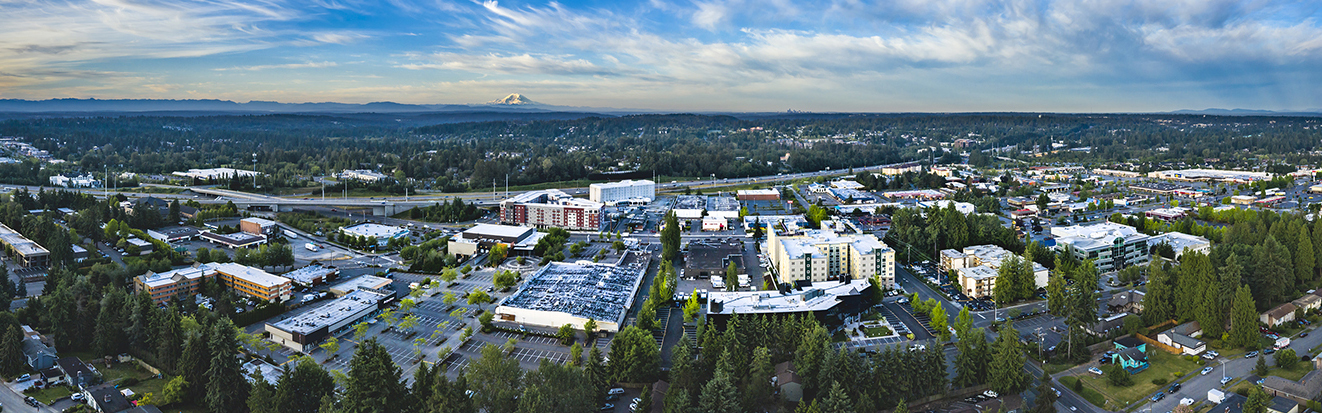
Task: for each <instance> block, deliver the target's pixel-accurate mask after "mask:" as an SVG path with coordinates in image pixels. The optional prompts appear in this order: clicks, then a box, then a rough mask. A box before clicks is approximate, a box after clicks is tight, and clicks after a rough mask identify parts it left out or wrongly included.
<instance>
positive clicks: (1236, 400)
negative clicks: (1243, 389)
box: [1207, 393, 1249, 413]
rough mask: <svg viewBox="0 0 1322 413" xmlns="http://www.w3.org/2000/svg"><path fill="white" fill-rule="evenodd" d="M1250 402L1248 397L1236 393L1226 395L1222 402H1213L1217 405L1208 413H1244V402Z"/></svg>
mask: <svg viewBox="0 0 1322 413" xmlns="http://www.w3.org/2000/svg"><path fill="white" fill-rule="evenodd" d="M1248 400H1249V399H1248V398H1247V397H1244V396H1240V395H1238V394H1235V393H1225V395H1224V397H1222V398H1221V401H1220V402H1216V401H1213V403H1217V405H1216V406H1213V407H1212V409H1211V410H1208V411H1207V413H1243V412H1244V402H1246V401H1248Z"/></svg>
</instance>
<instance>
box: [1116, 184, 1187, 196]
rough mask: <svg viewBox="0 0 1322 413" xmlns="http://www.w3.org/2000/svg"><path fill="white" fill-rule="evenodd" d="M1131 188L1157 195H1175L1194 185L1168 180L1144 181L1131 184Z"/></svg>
mask: <svg viewBox="0 0 1322 413" xmlns="http://www.w3.org/2000/svg"><path fill="white" fill-rule="evenodd" d="M1129 189H1132V190H1135V191H1140V192H1147V193H1150V194H1157V195H1175V193H1176V192H1178V191H1182V190H1189V189H1193V187H1192V186H1189V185H1181V184H1172V183H1166V182H1143V183H1136V184H1130V185H1129Z"/></svg>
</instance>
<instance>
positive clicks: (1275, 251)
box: [1249, 235, 1294, 303]
mask: <svg viewBox="0 0 1322 413" xmlns="http://www.w3.org/2000/svg"><path fill="white" fill-rule="evenodd" d="M1253 262H1254V266H1255V267H1254V269H1255V270H1256V271H1254V277H1253V278H1252V280H1251V281H1250V282H1249V285H1250V286H1252V287H1253V290H1252V291H1253V293H1254V297H1253V298H1254V300H1255V301H1257V302H1262V303H1274V302H1280V301H1283V300H1285V298H1286V291H1287V287H1289V286H1290V284H1291V283H1293V281H1294V270H1293V269H1291V268H1290V266H1291V265H1293V260H1292V259H1291V257H1290V252H1289V251H1288V250H1286V249H1285V246H1284V245H1281V243H1280V242H1278V241H1277V240H1276V237H1273V236H1270V235H1268V236H1267V240H1266V241H1263V243H1262V244H1261V245H1258V246H1255V247H1254V249H1253Z"/></svg>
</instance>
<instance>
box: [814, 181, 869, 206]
mask: <svg viewBox="0 0 1322 413" xmlns="http://www.w3.org/2000/svg"><path fill="white" fill-rule="evenodd" d="M850 182H853V181H850ZM826 192H827V193H828V194H830V195H831V198H833V199H835V201H836V202H839V203H841V204H856V203H862V204H868V203H874V202H877V197H876V196H875V195H872V194H870V193H867V192H863V191H860V190H857V189H853V188H831V189H828V190H826Z"/></svg>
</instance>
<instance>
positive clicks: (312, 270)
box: [281, 264, 340, 286]
mask: <svg viewBox="0 0 1322 413" xmlns="http://www.w3.org/2000/svg"><path fill="white" fill-rule="evenodd" d="M339 273H340V270H339V269H338V268H335V267H330V266H325V265H321V264H313V265H309V266H306V267H303V268H299V269H297V270H293V271H290V272H287V273H284V274H282V275H281V276H282V277H285V278H288V279H290V280H292V281H294V282H296V283H299V284H302V285H307V286H313V285H321V284H325V283H326V281H328V280H330V279H331V278H335V276H336V275H338V274H339Z"/></svg>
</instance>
